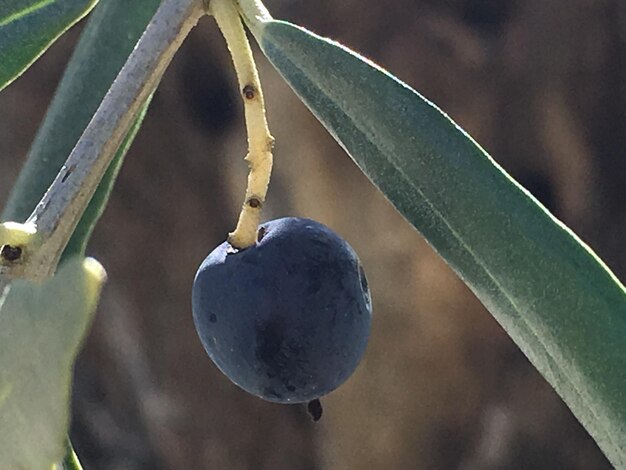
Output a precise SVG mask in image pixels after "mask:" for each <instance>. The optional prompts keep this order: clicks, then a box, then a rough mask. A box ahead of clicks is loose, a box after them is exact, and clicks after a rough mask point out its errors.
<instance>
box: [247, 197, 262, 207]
mask: <svg viewBox="0 0 626 470" xmlns="http://www.w3.org/2000/svg"><path fill="white" fill-rule="evenodd" d="M247 202H248V205H249V206H250V207H252V208H253V209H258V208H259V207H261V206H262V205H263V203H262V202H261V200H260V199H259V198H256V197H251V198H250V199H248V201H247Z"/></svg>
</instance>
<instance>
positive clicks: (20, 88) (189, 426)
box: [0, 0, 626, 470]
mask: <svg viewBox="0 0 626 470" xmlns="http://www.w3.org/2000/svg"><path fill="white" fill-rule="evenodd" d="M103 1H105V0H103ZM267 5H268V7H269V8H270V9H271V10H272V12H273V13H274V15H275V16H276V17H279V18H284V19H289V20H292V21H294V22H297V23H300V24H303V25H306V26H307V27H309V28H310V29H312V30H314V31H316V32H318V33H321V34H324V35H327V36H329V37H331V38H334V39H337V40H339V41H341V42H343V43H345V44H348V45H350V46H351V47H352V48H354V49H356V50H357V51H359V52H361V53H363V54H365V55H367V56H369V57H370V58H372V59H373V60H375V61H376V62H378V63H380V64H381V65H383V66H385V67H387V68H388V69H390V70H391V71H393V72H394V73H395V74H396V75H398V76H399V77H400V78H402V79H403V80H405V81H406V82H408V83H409V84H411V85H412V86H414V87H415V88H416V89H418V90H419V91H420V92H422V93H423V94H424V95H426V96H427V97H429V98H430V99H432V100H433V101H435V102H436V103H437V104H439V105H440V106H441V107H442V108H443V109H444V110H446V111H447V112H448V113H449V114H450V115H451V116H452V117H453V118H454V119H455V120H456V121H457V122H459V123H460V124H461V125H462V126H463V127H464V128H465V129H467V130H468V131H469V132H470V133H471V134H472V135H473V136H474V137H475V138H476V139H477V140H478V141H479V142H481V144H482V145H483V146H484V147H485V148H487V149H488V150H489V151H490V152H491V153H492V154H493V155H494V157H495V158H496V159H497V160H498V161H499V162H500V163H502V164H503V166H504V167H505V168H506V169H507V170H509V171H510V172H511V173H512V174H513V175H514V176H515V177H516V178H517V179H519V180H520V181H521V182H522V183H523V184H524V185H525V186H527V187H528V188H529V189H530V190H531V191H532V192H533V193H534V194H535V195H536V196H537V197H539V198H540V199H541V200H542V201H543V202H544V203H545V204H546V205H547V206H548V207H549V208H550V209H551V210H552V211H553V212H555V213H556V214H557V216H559V217H560V218H561V219H562V220H564V221H565V222H566V223H567V224H568V225H570V226H571V227H572V228H573V229H574V230H575V231H576V232H577V233H579V234H580V235H581V236H582V237H583V239H585V240H586V241H587V242H588V243H590V244H591V246H593V247H594V249H595V250H596V251H597V252H598V253H599V254H600V255H601V256H602V257H604V259H605V260H606V261H607V263H608V264H609V265H610V266H611V267H612V268H613V269H614V270H615V272H616V273H617V275H618V276H619V277H621V278H622V279H624V278H625V277H626V250H625V249H624V246H623V242H622V239H623V237H624V235H625V234H626V198H625V194H626V191H625V189H624V188H625V185H626V154H625V150H624V149H625V148H626V4H625V3H624V2H623V0H548V1H546V0H411V1H410V0H394V1H388V2H381V1H375V0H358V1H357V0H343V1H330V0H328V1H306V0H267ZM79 29H80V28H75V29H74V30H73V31H72V32H71V33H70V34H68V35H67V36H66V37H64V38H62V40H60V41H59V43H57V44H56V45H55V46H54V47H53V48H52V49H51V50H50V52H49V53H48V54H46V55H45V56H44V57H43V58H42V60H40V61H39V62H38V63H37V64H36V65H35V66H34V67H33V68H32V69H31V70H30V71H29V72H28V73H27V74H26V75H24V76H23V77H22V78H21V79H20V80H18V81H17V82H16V83H15V84H14V85H13V86H11V87H9V88H8V89H7V90H5V91H4V92H2V94H0V109H2V111H3V116H4V117H3V119H2V120H1V122H0V155H1V157H0V163H1V167H2V171H1V172H0V201H3V200H5V198H6V195H7V194H8V191H9V190H10V187H11V182H12V181H13V180H14V179H15V176H16V174H17V172H18V170H19V167H20V164H21V162H22V159H23V157H24V156H25V154H26V153H27V150H28V147H29V142H30V141H31V140H32V138H33V136H34V133H35V131H36V128H37V126H38V124H39V122H40V120H41V118H42V116H43V114H44V112H45V109H46V106H47V104H48V103H49V101H50V99H51V97H52V94H53V91H54V88H55V86H56V82H57V80H58V79H59V77H60V74H61V72H62V69H63V66H64V64H65V63H66V61H67V58H68V54H69V53H70V51H71V48H72V46H73V44H74V43H75V41H76V39H77V37H78V33H79ZM259 63H260V64H259V65H260V70H261V75H262V79H263V82H264V86H265V94H266V100H267V102H268V107H269V120H270V125H271V129H272V132H273V134H274V136H275V137H276V142H277V144H276V155H275V156H276V165H275V174H274V178H273V181H272V185H271V187H270V193H269V203H268V206H267V210H266V212H265V217H266V218H268V219H269V218H274V217H278V216H284V215H299V216H306V217H311V218H315V219H317V220H319V221H321V222H323V223H326V224H327V225H329V226H331V227H332V228H333V229H335V230H336V231H338V232H339V233H340V234H342V235H343V236H344V237H345V238H346V239H347V240H349V241H350V243H351V244H352V245H353V246H354V247H355V248H356V250H357V252H358V253H359V254H360V256H361V258H362V261H363V263H364V265H365V268H366V271H367V273H368V277H369V281H370V286H371V288H372V294H373V298H374V307H375V321H374V330H373V335H372V338H371V342H370V345H369V348H368V352H367V356H366V358H365V361H364V362H363V363H362V365H361V366H360V367H359V369H358V370H357V372H356V373H355V375H354V376H353V377H352V378H351V379H350V380H349V381H348V382H347V383H346V384H345V385H344V386H343V387H341V388H340V389H339V390H337V391H336V392H334V393H333V394H332V395H330V396H329V397H328V398H326V399H325V400H324V405H325V415H324V418H323V419H322V421H321V422H320V423H318V424H314V423H312V422H311V421H310V419H309V418H308V416H307V415H306V412H305V411H304V409H302V408H301V407H297V406H279V405H273V404H269V403H265V402H263V401H261V400H259V399H256V398H254V397H252V396H248V395H247V394H246V393H244V392H242V391H240V390H239V389H238V388H236V387H235V386H234V385H232V384H231V383H230V382H229V381H228V380H227V379H226V378H225V377H223V376H222V375H221V374H220V373H219V372H218V370H217V369H216V368H215V367H214V366H213V364H212V363H211V362H210V361H209V359H208V358H207V356H206V354H205V353H204V351H203V349H202V346H201V344H200V342H199V340H198V339H197V337H196V333H195V330H194V327H193V323H192V318H191V310H190V288H191V281H192V278H193V275H194V273H195V270H196V268H197V266H198V264H199V263H200V261H201V260H202V259H203V258H204V256H206V254H207V253H208V252H209V251H210V250H211V249H212V248H213V247H214V246H216V245H217V244H218V243H220V242H221V241H222V240H223V239H224V238H225V236H226V234H227V232H228V231H229V230H231V229H232V228H233V227H234V224H235V221H236V217H237V211H238V208H239V205H240V203H241V200H242V197H243V191H244V183H245V176H246V166H245V163H244V162H243V160H242V158H243V156H244V153H245V134H244V129H243V126H242V107H241V103H240V101H239V98H238V94H237V89H236V84H235V79H234V75H233V72H232V69H231V66H230V58H229V56H228V55H227V53H226V48H225V46H224V43H223V41H222V39H221V36H220V35H219V32H218V31H217V29H216V27H215V25H214V23H213V21H212V20H210V19H205V20H203V21H202V22H201V24H200V25H199V27H198V28H197V29H196V30H195V31H194V32H193V33H192V35H191V36H190V38H189V39H188V40H187V42H186V43H185V45H184V47H183V48H182V50H181V51H180V53H179V54H178V56H177V57H176V59H175V61H174V63H173V65H172V67H171V68H170V70H169V71H168V72H167V75H166V77H165V78H164V80H163V83H162V86H161V87H160V89H159V91H158V93H157V94H156V97H155V100H154V102H153V105H152V107H151V110H150V113H149V115H148V118H147V119H146V121H145V124H144V126H143V129H142V131H141V132H140V134H139V136H138V138H137V141H136V142H135V144H134V146H133V147H132V149H131V151H130V153H129V155H128V157H127V162H126V164H125V166H124V168H123V170H122V173H121V176H120V179H119V182H118V184H117V188H116V191H115V192H114V195H113V197H112V199H111V202H110V205H109V207H108V209H107V211H106V214H105V216H104V217H103V219H102V221H101V223H100V225H99V227H98V229H97V231H96V234H95V236H94V238H93V240H92V243H91V248H90V250H89V251H90V254H92V255H94V256H96V257H97V258H98V259H99V260H100V261H101V262H102V263H103V264H104V265H105V266H106V268H107V270H108V272H109V275H110V280H109V283H108V284H107V287H106V289H105V292H104V297H103V300H102V302H101V305H100V309H99V312H98V315H97V319H96V321H95V325H94V328H93V330H92V332H91V335H90V337H89V338H88V341H87V343H86V345H85V348H84V351H83V353H82V354H81V356H80V358H79V360H78V363H77V366H76V382H75V389H74V420H73V427H72V439H73V441H74V444H75V447H76V448H77V452H78V453H79V455H80V456H81V460H82V462H83V465H84V467H85V468H86V469H112V470H122V469H189V468H197V469H232V470H239V469H272V470H283V469H295V470H300V469H302V470H316V469H329V470H343V469H358V470H360V469H376V470H378V469H464V470H479V469H486V470H487V469H489V470H491V469H605V468H610V465H609V464H608V462H607V461H606V459H605V458H604V457H603V455H602V454H601V453H600V451H599V450H598V448H597V446H596V445H595V444H594V442H593V441H592V440H591V439H590V438H589V436H588V435H587V433H586V432H585V431H584V430H583V429H582V428H581V426H580V425H579V424H578V422H577V421H576V419H575V418H574V417H573V416H572V415H571V413H570V412H569V410H568V409H567V408H566V407H565V405H564V404H563V403H562V402H561V400H560V399H559V398H558V396H557V395H556V394H555V393H554V392H553V391H552V390H551V388H550V387H549V386H548V385H547V384H546V383H545V381H544V380H543V379H542V378H541V376H539V375H538V373H537V372H535V370H534V369H533V368H532V366H530V364H529V363H528V361H527V360H526V359H525V357H524V356H523V355H522V354H521V353H520V352H519V350H518V349H517V348H516V346H515V345H514V344H513V343H512V342H511V340H509V338H508V337H507V335H506V334H505V333H504V332H503V331H502V330H501V328H500V327H499V326H498V324H497V323H496V322H495V321H494V320H493V319H492V317H491V316H490V315H489V314H488V313H487V312H486V311H485V310H484V308H483V307H482V306H481V305H480V304H479V302H478V301H476V299H474V297H473V296H472V294H471V293H470V292H469V291H468V290H467V289H466V288H465V287H464V285H463V284H462V283H461V282H460V281H459V280H458V279H457V278H456V277H455V275H454V274H453V273H452V272H451V271H450V270H449V269H448V268H447V267H446V266H445V264H444V263H443V262H442V261H441V260H440V259H439V258H438V257H437V255H435V254H434V253H433V252H432V250H431V249H430V248H429V247H428V246H427V245H426V243H425V242H424V240H423V239H422V238H421V237H420V236H419V235H418V234H417V233H416V232H415V231H414V230H412V229H411V227H409V226H408V224H407V223H406V222H405V221H404V220H403V219H402V218H401V217H400V216H399V215H398V214H397V213H396V212H395V211H394V209H393V208H392V207H391V206H390V205H389V203H387V201H386V200H385V199H384V198H383V197H382V196H381V195H380V194H377V192H376V191H375V190H374V188H373V187H372V186H371V184H370V183H369V182H368V181H367V179H366V178H365V177H364V176H363V175H361V174H360V173H359V171H358V169H357V168H356V166H355V165H354V164H353V163H352V162H351V161H350V159H349V158H348V157H347V156H346V155H345V154H344V153H343V152H342V151H341V149H340V148H339V147H338V145H337V144H336V143H335V142H334V141H333V140H332V139H331V138H330V137H329V136H328V135H327V134H326V133H325V132H324V130H323V129H322V127H321V126H320V125H319V124H318V123H317V122H316V121H315V119H314V118H313V117H312V115H311V114H309V113H308V111H307V110H306V109H305V108H304V106H303V105H301V104H300V103H299V102H298V100H297V99H296V98H295V96H294V95H293V93H292V92H291V91H290V90H289V89H288V87H287V86H286V85H285V84H284V83H282V82H281V79H280V78H279V77H278V76H277V74H276V73H275V72H274V71H273V70H272V69H271V67H270V66H269V65H268V63H267V62H266V61H265V60H264V59H263V58H261V57H259ZM42 77H45V78H44V79H42Z"/></svg>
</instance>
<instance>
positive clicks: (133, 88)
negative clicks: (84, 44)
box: [0, 0, 206, 283]
mask: <svg viewBox="0 0 626 470" xmlns="http://www.w3.org/2000/svg"><path fill="white" fill-rule="evenodd" d="M205 10H206V6H205V3H204V1H203V0H164V1H163V3H162V4H161V6H160V7H159V9H158V10H157V11H156V13H155V15H154V17H153V18H152V20H151V21H150V23H149V25H148V27H147V28H146V31H145V32H144V34H143V35H142V36H141V38H140V39H139V42H138V43H137V46H136V47H135V49H134V50H133V52H132V54H131V55H130V56H129V58H128V60H127V61H126V63H125V64H124V67H123V68H122V70H121V71H120V73H119V75H118V76H117V78H116V79H115V81H114V82H113V84H112V85H111V88H110V89H109V91H108V92H107V94H106V96H105V97H104V99H103V101H102V103H101V104H100V106H99V108H98V110H97V111H96V113H95V114H94V116H93V118H92V119H91V121H90V122H89V124H88V125H87V127H86V128H85V131H84V132H83V134H82V136H81V137H80V139H79V141H78V142H77V144H76V146H75V147H74V149H73V150H72V152H71V153H70V155H69V157H68V158H67V160H66V162H65V164H64V166H63V168H61V170H60V171H59V173H58V175H57V177H56V178H55V180H54V181H53V183H52V184H51V186H50V188H49V189H48V191H47V192H46V194H45V195H44V196H43V198H42V199H41V201H40V202H39V204H38V205H37V207H36V208H35V209H34V211H33V213H32V214H31V215H30V217H29V218H28V220H27V221H26V224H25V226H27V227H33V226H34V227H36V234H35V235H34V237H33V239H32V240H31V241H30V242H29V243H28V244H27V245H26V246H25V247H24V248H25V250H24V253H25V255H24V256H23V259H21V260H20V263H13V264H9V263H4V264H1V263H0V280H1V281H3V283H6V282H8V281H7V279H11V278H16V277H23V278H27V279H30V280H36V281H39V280H43V279H45V278H47V277H49V276H51V275H52V274H54V272H55V271H56V268H57V265H58V263H59V259H60V257H61V254H62V253H63V250H64V249H65V246H66V245H67V242H68V241H69V239H70V237H71V235H72V232H73V231H74V229H75V227H76V224H77V223H78V221H79V220H80V217H81V216H82V214H83V212H84V211H85V209H86V207H87V205H88V204H89V201H90V200H91V197H92V196H93V194H94V192H95V190H96V188H97V187H98V184H99V183H100V180H101V179H102V176H103V175H104V173H105V171H106V169H107V168H108V166H109V164H110V162H111V160H112V159H113V157H114V156H115V153H116V152H117V149H118V148H119V146H120V144H121V143H122V140H123V139H124V137H125V136H126V134H127V133H128V130H129V129H130V127H131V125H132V123H133V120H134V119H135V116H136V115H137V114H138V113H139V111H140V109H141V107H142V106H143V103H144V102H145V100H146V99H147V98H148V96H149V95H150V93H152V92H153V91H154V90H155V88H156V86H157V85H158V83H159V80H160V79H161V76H162V75H163V73H164V71H165V69H166V68H167V66H168V65H169V63H170V61H171V60H172V58H173V56H174V54H175V53H176V51H177V50H178V48H179V47H180V46H181V44H182V42H183V40H184V39H185V37H186V36H187V34H188V33H189V31H190V30H191V29H192V27H193V26H195V24H196V23H197V22H198V20H199V19H200V18H201V17H202V16H203V15H204V14H205V13H206V11H205ZM0 235H2V231H0ZM1 241H2V240H0V242H1Z"/></svg>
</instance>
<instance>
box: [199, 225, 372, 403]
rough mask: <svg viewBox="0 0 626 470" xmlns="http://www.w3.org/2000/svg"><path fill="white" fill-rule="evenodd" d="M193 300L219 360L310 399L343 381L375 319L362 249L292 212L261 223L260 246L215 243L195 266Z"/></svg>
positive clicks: (232, 374) (263, 388)
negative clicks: (358, 252) (359, 253)
mask: <svg viewBox="0 0 626 470" xmlns="http://www.w3.org/2000/svg"><path fill="white" fill-rule="evenodd" d="M192 302H193V318H194V321H195V324H196V329H197V331H198V335H199V336H200V339H201V340H202V344H203V345H204V348H205V349H206V351H207V353H208V354H209V356H210V357H211V359H213V361H214V362H215V364H216V365H217V367H218V368H219V369H220V370H221V371H222V372H223V373H224V374H226V376H228V378H230V380H232V381H233V382H234V383H235V384H237V385H238V386H240V387H241V388H243V389H244V390H246V391H248V392H250V393H252V394H254V395H256V396H258V397H261V398H263V399H265V400H269V401H272V402H277V403H302V402H309V401H312V400H315V399H317V398H319V397H321V396H323V395H325V394H327V393H329V392H331V391H332V390H334V389H336V388H337V387H338V386H339V385H341V384H342V383H343V382H345V381H346V380H347V379H348V377H350V375H351V374H352V373H353V372H354V370H355V369H356V367H357V365H358V364H359V362H360V360H361V358H362V356H363V353H364V352H365V347H366V345H367V340H368V337H369V334H370V327H371V320H372V304H371V298H370V292H369V289H368V286H367V280H366V279H365V273H364V272H363V268H362V267H361V263H360V262H359V259H358V257H357V255H356V253H355V252H354V250H353V249H352V248H351V247H350V245H348V243H347V242H345V241H344V240H343V239H342V238H341V237H340V236H339V235H337V234H336V233H335V232H333V231H332V230H330V229H329V228H328V227H326V226H324V225H322V224H320V223H318V222H315V221H313V220H309V219H301V218H293V217H290V218H284V219H277V220H272V221H270V222H267V223H265V224H263V225H262V226H261V227H260V229H259V241H258V242H257V243H256V245H254V246H251V247H249V248H246V249H244V250H236V249H234V248H233V247H232V246H231V245H230V244H229V243H228V242H224V243H222V244H221V245H220V246H218V247H217V248H216V249H215V250H213V252H212V253H211V254H209V256H208V257H207V258H206V259H205V260H204V262H203V263H202V265H201V266H200V268H199V269H198V272H197V273H196V277H195V280H194V284H193V296H192Z"/></svg>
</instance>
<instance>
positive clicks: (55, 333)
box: [0, 257, 105, 469]
mask: <svg viewBox="0 0 626 470" xmlns="http://www.w3.org/2000/svg"><path fill="white" fill-rule="evenodd" d="M104 279H105V273H104V269H103V268H102V266H100V264H98V262H97V261H95V260H93V259H89V258H88V259H83V258H82V257H78V258H73V259H72V260H71V261H68V263H67V264H66V265H65V266H64V267H63V268H62V269H61V270H59V272H58V273H57V274H56V275H55V276H54V277H53V278H52V279H50V280H49V281H47V282H46V283H45V284H44V285H37V284H33V283H30V282H27V281H22V280H16V281H14V282H13V283H12V284H11V287H10V289H8V293H7V294H6V295H4V296H2V295H0V468H6V469H9V468H33V469H34V468H42V469H43V468H50V467H51V466H52V465H53V464H55V463H56V462H59V461H60V460H61V459H62V457H63V453H64V452H65V444H64V442H65V439H66V437H65V436H66V435H67V429H68V425H69V399H70V385H71V380H72V371H73V366H74V360H75V357H76V354H77V353H78V348H79V346H80V345H81V343H82V340H83V338H84V337H85V334H86V332H87V328H88V327H89V325H90V324H91V318H92V315H93V313H94V311H95V309H96V305H97V304H98V298H99V297H100V289H101V287H102V283H103V282H104Z"/></svg>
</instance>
